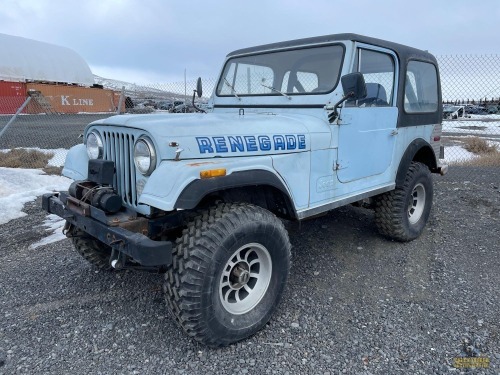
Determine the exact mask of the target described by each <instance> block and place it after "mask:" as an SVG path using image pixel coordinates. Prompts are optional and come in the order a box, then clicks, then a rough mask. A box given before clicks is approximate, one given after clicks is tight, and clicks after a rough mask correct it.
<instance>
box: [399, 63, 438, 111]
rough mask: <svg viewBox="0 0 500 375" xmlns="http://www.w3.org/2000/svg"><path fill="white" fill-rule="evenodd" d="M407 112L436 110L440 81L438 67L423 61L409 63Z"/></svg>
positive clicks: (406, 83) (406, 93)
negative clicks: (438, 80)
mask: <svg viewBox="0 0 500 375" xmlns="http://www.w3.org/2000/svg"><path fill="white" fill-rule="evenodd" d="M404 106H405V112H407V113H419V112H427V113H429V112H436V111H437V109H438V82H437V72H436V67H435V66H434V65H432V64H430V63H426V62H423V61H410V62H409V63H408V67H407V72H406V82H405V104H404Z"/></svg>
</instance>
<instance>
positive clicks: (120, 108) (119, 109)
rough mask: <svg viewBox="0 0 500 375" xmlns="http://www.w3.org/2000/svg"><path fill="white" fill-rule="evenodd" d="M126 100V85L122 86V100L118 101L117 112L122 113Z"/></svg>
mask: <svg viewBox="0 0 500 375" xmlns="http://www.w3.org/2000/svg"><path fill="white" fill-rule="evenodd" d="M124 100H125V86H122V93H121V94H120V100H119V101H118V108H117V109H116V114H117V115H119V114H120V113H122V105H123V101H124Z"/></svg>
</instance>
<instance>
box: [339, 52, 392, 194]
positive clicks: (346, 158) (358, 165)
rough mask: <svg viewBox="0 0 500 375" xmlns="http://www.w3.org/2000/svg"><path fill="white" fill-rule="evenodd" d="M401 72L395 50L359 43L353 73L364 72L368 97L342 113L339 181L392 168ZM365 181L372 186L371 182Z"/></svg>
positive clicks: (347, 105)
mask: <svg viewBox="0 0 500 375" xmlns="http://www.w3.org/2000/svg"><path fill="white" fill-rule="evenodd" d="M398 69H399V66H398V59H397V57H396V55H395V54H394V53H393V52H392V51H390V50H386V49H382V48H378V47H374V46H369V45H366V44H361V43H357V45H356V54H355V58H354V61H353V64H352V71H353V72H361V73H363V77H364V79H365V82H366V88H367V96H366V97H365V98H363V99H359V100H348V101H346V102H345V103H344V105H343V108H342V109H341V112H340V119H341V120H340V121H339V125H338V126H339V129H338V134H339V143H338V144H339V146H338V161H337V178H338V180H339V181H340V182H342V183H348V182H351V181H356V180H359V179H363V178H366V177H370V176H376V175H380V174H382V173H384V172H385V171H387V170H388V168H389V167H390V164H391V160H392V154H393V151H394V145H395V136H396V134H397V130H396V124H397V119H398V108H397V106H396V93H397V83H398V82H397V77H398ZM364 182H366V183H368V184H369V181H368V180H365V181H364ZM379 182H380V181H379ZM361 188H362V187H361Z"/></svg>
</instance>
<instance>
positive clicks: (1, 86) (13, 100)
mask: <svg viewBox="0 0 500 375" xmlns="http://www.w3.org/2000/svg"><path fill="white" fill-rule="evenodd" d="M25 100H26V84H25V83H22V82H8V81H0V114H14V113H16V111H17V110H18V108H19V107H20V106H22V105H23V103H24V101H25Z"/></svg>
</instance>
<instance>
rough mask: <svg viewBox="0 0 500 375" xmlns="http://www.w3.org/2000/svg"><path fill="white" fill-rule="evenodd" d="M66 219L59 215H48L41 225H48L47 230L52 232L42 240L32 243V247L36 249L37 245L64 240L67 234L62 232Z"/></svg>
mask: <svg viewBox="0 0 500 375" xmlns="http://www.w3.org/2000/svg"><path fill="white" fill-rule="evenodd" d="M64 224H65V220H64V219H61V218H60V217H59V216H57V215H52V214H50V215H47V219H46V220H45V221H44V222H43V224H42V225H41V226H44V227H47V229H46V231H47V232H50V235H49V236H48V237H44V238H42V239H41V240H40V241H38V242H36V243H34V244H31V245H30V247H29V248H30V249H31V250H33V249H36V248H37V247H40V246H44V245H48V244H49V243H54V242H57V241H61V240H64V239H65V238H66V236H65V235H64V234H63V233H62V230H63V228H64Z"/></svg>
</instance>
